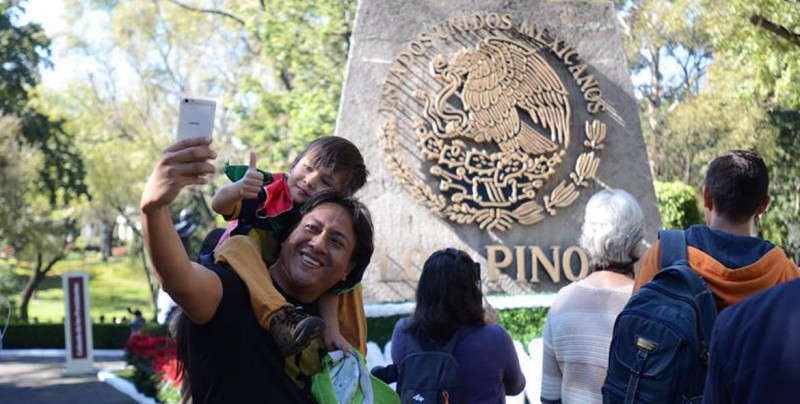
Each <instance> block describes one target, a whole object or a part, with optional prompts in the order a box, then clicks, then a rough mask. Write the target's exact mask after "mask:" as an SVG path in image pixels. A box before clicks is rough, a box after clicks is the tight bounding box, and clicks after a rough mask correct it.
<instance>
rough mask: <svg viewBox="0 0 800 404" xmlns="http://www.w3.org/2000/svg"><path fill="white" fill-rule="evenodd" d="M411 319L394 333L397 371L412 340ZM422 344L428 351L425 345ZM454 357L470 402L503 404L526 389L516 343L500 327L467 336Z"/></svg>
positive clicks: (393, 342)
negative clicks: (410, 333)
mask: <svg viewBox="0 0 800 404" xmlns="http://www.w3.org/2000/svg"><path fill="white" fill-rule="evenodd" d="M409 320H410V319H409V318H404V319H401V320H400V321H398V322H397V324H395V326H394V332H393V333H392V360H393V361H394V363H395V364H396V365H397V366H398V369H399V368H400V367H401V366H402V364H403V359H404V358H405V355H406V345H407V341H408V339H409V338H412V337H411V336H410V335H409V334H407V333H406V332H405V329H406V327H407V326H408V322H409ZM445 342H446V341H444V342H442V344H444V343H445ZM420 345H421V346H422V347H423V348H425V345H426V344H425V343H424V342H421V343H420ZM453 357H454V358H455V359H456V362H458V367H459V371H460V372H461V380H462V386H464V397H465V398H466V402H467V403H504V402H505V397H506V395H516V394H519V393H520V392H522V390H523V389H524V388H525V376H523V374H522V369H520V366H519V358H518V357H517V351H516V350H515V349H514V342H513V341H512V340H511V336H510V335H508V332H507V331H506V330H505V328H503V327H502V326H500V325H497V324H490V325H487V326H484V327H483V328H480V329H478V330H476V331H474V332H471V333H469V334H468V335H466V336H465V337H464V338H463V339H462V340H461V341H459V342H458V343H457V344H456V346H455V348H454V349H453Z"/></svg>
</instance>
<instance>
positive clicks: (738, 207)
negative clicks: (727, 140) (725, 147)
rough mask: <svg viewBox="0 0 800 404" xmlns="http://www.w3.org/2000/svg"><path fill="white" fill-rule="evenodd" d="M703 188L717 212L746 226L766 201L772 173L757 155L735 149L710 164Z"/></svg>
mask: <svg viewBox="0 0 800 404" xmlns="http://www.w3.org/2000/svg"><path fill="white" fill-rule="evenodd" d="M704 185H705V187H706V189H708V191H709V193H710V194H711V201H712V202H713V203H714V209H715V210H716V211H717V212H719V213H720V214H721V215H722V216H723V217H725V218H727V219H728V220H731V221H734V222H737V223H743V222H746V221H748V220H750V218H752V217H753V215H754V214H755V213H756V210H757V209H758V207H759V206H761V205H762V204H763V203H764V201H766V200H767V190H768V188H769V172H768V171H767V165H766V164H764V160H762V159H761V157H759V155H758V154H756V153H753V152H748V151H742V150H732V151H729V152H727V153H725V154H724V155H722V156H720V157H717V158H716V159H714V161H712V162H711V164H710V165H709V166H708V173H706V179H705V184H704Z"/></svg>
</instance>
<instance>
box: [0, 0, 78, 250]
mask: <svg viewBox="0 0 800 404" xmlns="http://www.w3.org/2000/svg"><path fill="white" fill-rule="evenodd" d="M23 6H24V2H21V1H18V0H2V1H0V60H2V61H3V64H2V66H0V116H2V115H7V116H13V117H15V118H17V119H18V129H19V130H18V131H17V132H16V133H17V139H18V140H19V141H20V142H25V143H27V144H28V145H30V146H33V147H35V148H37V149H39V150H40V151H41V153H42V157H43V161H42V163H41V164H40V165H39V166H38V168H39V172H38V178H37V179H36V183H37V185H38V190H39V191H41V192H43V193H45V194H46V195H47V196H48V201H49V202H50V204H51V205H56V204H59V203H68V202H69V201H70V200H71V199H73V198H75V197H78V196H80V195H84V194H86V186H85V185H84V183H83V178H84V175H85V172H84V169H83V162H82V161H81V159H80V157H79V155H78V153H77V152H76V150H75V145H74V143H73V142H72V138H71V137H70V135H69V134H68V133H66V132H65V131H64V129H63V122H62V121H59V120H53V119H51V118H50V117H49V116H47V115H45V114H43V113H42V112H41V111H39V110H38V109H36V108H35V107H34V106H33V105H31V102H30V101H31V98H32V92H33V89H34V87H35V86H36V85H37V83H38V81H39V71H38V69H39V65H40V64H44V66H45V67H52V63H51V61H50V59H49V57H50V40H49V39H48V38H47V37H46V36H45V34H44V31H43V30H42V27H41V26H39V25H38V24H35V23H27V24H25V25H21V24H19V17H20V16H21V15H22V14H23V13H24V7H23ZM0 154H6V151H5V150H2V153H0ZM23 162H24V160H17V161H14V164H23ZM3 199H4V200H6V198H5V197H4V198H3ZM2 226H3V223H0V237H2V235H3V232H2Z"/></svg>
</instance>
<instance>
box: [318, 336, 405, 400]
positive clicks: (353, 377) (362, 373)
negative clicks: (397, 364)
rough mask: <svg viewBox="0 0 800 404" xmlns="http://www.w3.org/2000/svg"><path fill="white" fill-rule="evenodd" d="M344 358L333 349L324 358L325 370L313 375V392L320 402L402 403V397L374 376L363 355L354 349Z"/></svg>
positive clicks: (339, 352) (323, 366)
mask: <svg viewBox="0 0 800 404" xmlns="http://www.w3.org/2000/svg"><path fill="white" fill-rule="evenodd" d="M352 353H353V354H352V355H350V356H348V357H345V356H344V353H343V352H342V351H334V352H330V353H328V355H325V357H324V358H323V359H322V370H321V371H320V372H319V373H317V374H315V375H314V376H312V377H311V394H312V395H313V396H314V398H315V399H316V400H317V402H318V403H321V404H344V403H347V404H349V403H353V404H400V397H399V396H398V395H397V393H395V391H394V390H393V389H392V388H391V387H389V386H388V385H387V384H386V383H384V382H383V381H381V380H379V379H377V378H376V377H374V376H372V375H371V374H370V373H369V370H368V369H367V366H366V364H365V363H364V358H362V357H361V354H359V353H358V351H357V350H355V349H353V351H352Z"/></svg>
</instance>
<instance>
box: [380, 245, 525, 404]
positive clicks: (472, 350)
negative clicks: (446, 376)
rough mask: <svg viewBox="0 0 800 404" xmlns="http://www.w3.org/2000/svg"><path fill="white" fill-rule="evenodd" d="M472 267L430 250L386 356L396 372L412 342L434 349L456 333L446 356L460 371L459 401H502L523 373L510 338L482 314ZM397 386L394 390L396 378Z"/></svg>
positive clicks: (455, 253) (458, 256)
mask: <svg viewBox="0 0 800 404" xmlns="http://www.w3.org/2000/svg"><path fill="white" fill-rule="evenodd" d="M478 268H479V267H478V266H477V265H476V264H475V262H474V261H473V260H472V259H471V258H470V257H469V255H468V254H467V253H466V252H464V251H461V250H457V249H454V248H448V249H445V250H440V251H437V252H435V253H433V254H431V256H430V257H429V258H428V260H427V261H425V265H424V266H423V268H422V274H421V276H420V279H419V284H418V285H417V294H416V300H417V306H416V309H415V310H414V314H413V316H411V317H410V318H405V319H402V320H400V321H398V322H397V324H396V325H395V327H394V332H393V333H392V360H393V361H394V363H395V365H396V366H397V368H398V372H399V373H400V374H402V373H403V363H404V360H405V359H406V357H407V355H408V354H409V350H410V346H411V345H412V344H413V345H418V346H419V347H420V348H421V349H422V350H434V349H436V350H438V349H441V348H443V347H444V346H445V344H447V343H448V342H449V341H450V339H451V338H452V337H453V336H454V335H456V334H457V333H458V337H457V338H459V339H458V341H454V343H455V346H454V348H453V352H452V355H453V357H454V358H455V360H456V362H457V363H458V368H459V370H460V374H461V385H462V388H463V391H462V393H463V397H464V398H465V400H464V402H466V403H502V402H504V401H505V396H506V395H516V394H519V393H520V392H522V390H523V389H524V388H525V376H523V374H522V370H521V369H520V365H519V359H518V358H517V353H516V351H515V349H514V344H513V341H512V340H511V336H509V335H508V332H507V331H506V330H505V329H504V328H503V327H502V326H500V325H498V324H488V323H487V322H486V320H485V318H484V315H485V311H484V306H483V295H482V294H481V289H480V274H479V270H478ZM490 312H491V313H494V312H493V310H490ZM397 387H398V393H400V392H401V391H400V390H399V389H400V388H402V386H401V382H398V386H397ZM417 401H418V400H417Z"/></svg>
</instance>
